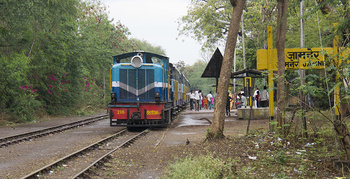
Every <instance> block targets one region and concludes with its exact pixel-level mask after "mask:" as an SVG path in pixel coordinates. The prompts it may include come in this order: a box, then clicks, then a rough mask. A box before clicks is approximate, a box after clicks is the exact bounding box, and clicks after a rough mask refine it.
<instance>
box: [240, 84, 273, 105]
mask: <svg viewBox="0 0 350 179" xmlns="http://www.w3.org/2000/svg"><path fill="white" fill-rule="evenodd" d="M248 100H249V97H247V99H246V97H245V96H244V93H239V94H238V98H237V102H238V103H237V108H240V107H242V106H249V104H247V105H246V102H247V101H248ZM268 100H269V93H268V92H267V88H266V86H264V89H263V91H261V92H260V91H259V88H256V90H255V91H254V95H253V96H252V102H253V106H254V107H255V108H258V107H268V105H269V103H268Z"/></svg>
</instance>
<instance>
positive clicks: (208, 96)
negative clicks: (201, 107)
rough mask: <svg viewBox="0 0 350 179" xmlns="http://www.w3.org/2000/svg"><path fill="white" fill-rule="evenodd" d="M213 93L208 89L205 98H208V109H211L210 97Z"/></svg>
mask: <svg viewBox="0 0 350 179" xmlns="http://www.w3.org/2000/svg"><path fill="white" fill-rule="evenodd" d="M212 98H213V95H212V94H211V91H209V94H207V99H208V109H209V110H211V105H212V100H213V99H212Z"/></svg>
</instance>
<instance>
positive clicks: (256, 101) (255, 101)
mask: <svg viewBox="0 0 350 179" xmlns="http://www.w3.org/2000/svg"><path fill="white" fill-rule="evenodd" d="M258 92H259V88H256V90H255V91H254V95H253V102H254V103H255V104H254V106H255V107H256V108H257V107H258V100H256V95H257V94H258Z"/></svg>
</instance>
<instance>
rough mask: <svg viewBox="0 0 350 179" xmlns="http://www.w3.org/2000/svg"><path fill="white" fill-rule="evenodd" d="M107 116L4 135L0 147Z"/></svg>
mask: <svg viewBox="0 0 350 179" xmlns="http://www.w3.org/2000/svg"><path fill="white" fill-rule="evenodd" d="M107 117H108V115H101V116H97V117H91V118H87V119H83V120H80V121H76V122H71V123H67V124H63V125H57V126H53V127H48V128H45V129H41V130H36V131H31V132H26V133H22V134H18V135H13V136H9V137H4V138H1V139H0V148H2V147H6V146H9V145H12V144H16V143H20V142H23V141H29V140H32V139H33V138H38V137H43V136H47V135H50V134H54V133H58V132H62V131H66V130H70V129H73V128H76V127H79V126H84V125H89V124H91V123H94V122H97V121H100V120H103V119H106V118H107Z"/></svg>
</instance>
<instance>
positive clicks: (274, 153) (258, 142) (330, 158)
mask: <svg viewBox="0 0 350 179" xmlns="http://www.w3.org/2000/svg"><path fill="white" fill-rule="evenodd" d="M324 136H326V135H324ZM324 136H323V137H324ZM309 140H310V142H309V144H308V145H306V144H307V143H308V142H307V141H305V140H304V139H303V138H301V139H300V140H295V137H292V141H291V140H289V139H288V137H284V138H283V137H281V136H279V135H277V134H275V133H268V132H261V131H259V132H253V133H251V134H250V135H248V136H244V137H240V138H229V139H225V140H223V141H221V142H209V143H206V144H205V145H203V150H205V152H204V153H205V154H200V155H190V156H187V157H185V158H183V159H177V160H176V161H175V162H174V163H172V164H170V165H169V167H168V168H167V174H166V176H164V177H163V178H193V179H195V178H334V177H350V175H349V173H342V169H336V168H334V166H333V162H334V161H335V160H336V159H338V158H339V159H341V160H345V159H346V157H345V154H344V152H342V151H340V150H338V149H337V147H336V145H335V141H334V136H333V138H332V136H331V135H330V136H329V137H326V138H324V139H322V140H321V139H320V140H319V139H316V138H314V139H309ZM325 141H327V142H325ZM254 157H256V159H254Z"/></svg>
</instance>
